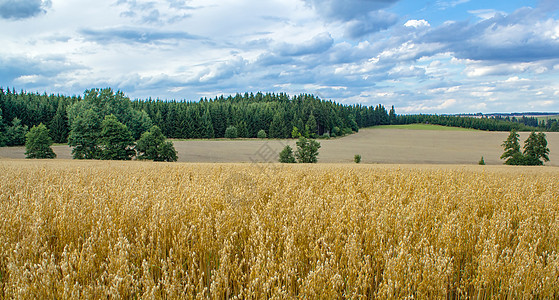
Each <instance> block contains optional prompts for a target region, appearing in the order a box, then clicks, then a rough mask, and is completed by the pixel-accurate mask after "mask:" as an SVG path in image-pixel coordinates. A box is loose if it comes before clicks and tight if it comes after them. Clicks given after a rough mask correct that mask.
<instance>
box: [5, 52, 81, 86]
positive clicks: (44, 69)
mask: <svg viewBox="0 0 559 300" xmlns="http://www.w3.org/2000/svg"><path fill="white" fill-rule="evenodd" d="M79 68H81V66H78V65H75V64H72V63H70V62H68V61H67V60H66V58H64V57H58V56H50V57H40V58H27V57H0V82H13V81H14V80H16V79H17V78H20V77H22V76H44V77H54V76H56V75H58V74H60V73H63V72H67V71H71V70H76V69H79Z"/></svg>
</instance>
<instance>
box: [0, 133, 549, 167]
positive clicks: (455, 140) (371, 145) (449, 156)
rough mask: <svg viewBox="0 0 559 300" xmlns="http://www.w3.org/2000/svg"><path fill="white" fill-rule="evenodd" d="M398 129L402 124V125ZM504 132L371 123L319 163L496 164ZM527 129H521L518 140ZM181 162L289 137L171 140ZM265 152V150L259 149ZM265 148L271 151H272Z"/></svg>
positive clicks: (237, 154) (326, 143)
mask: <svg viewBox="0 0 559 300" xmlns="http://www.w3.org/2000/svg"><path fill="white" fill-rule="evenodd" d="M402 128H403V129H402ZM546 134H547V140H548V143H549V145H548V147H549V149H550V156H549V157H550V159H551V161H550V162H548V163H546V165H549V166H559V133H557V132H550V133H546ZM507 136H508V132H486V131H477V130H464V129H462V130H461V129H456V128H450V129H449V128H448V127H442V126H434V125H419V126H418V125H405V126H388V127H383V126H379V127H372V128H365V129H361V130H360V131H359V133H357V134H352V135H349V136H346V137H343V138H336V139H330V140H320V143H321V144H322V148H321V149H320V155H319V157H318V158H319V160H318V162H319V163H351V162H353V156H354V155H355V154H360V155H362V157H363V161H362V163H366V164H369V163H377V164H379V163H380V164H477V162H478V161H479V159H480V158H481V156H483V157H484V158H485V162H486V163H487V164H492V165H500V164H502V163H503V161H502V160H501V159H499V157H500V156H501V154H502V153H503V148H502V147H501V144H502V143H503V141H504V140H505V139H506V138H507ZM527 137H528V133H526V132H521V133H520V139H521V141H522V142H523V141H524V140H525V139H526V138H527ZM173 142H174V144H175V148H176V149H177V151H178V157H179V161H181V162H208V163H211V162H226V163H236V162H248V163H250V162H253V161H259V162H270V161H277V153H279V152H280V151H281V149H282V148H283V147H284V146H285V145H291V146H292V147H295V141H294V140H257V139H238V140H225V139H216V140H178V141H177V140H175V141H173ZM53 149H54V152H55V153H56V154H57V156H58V158H62V159H70V158H71V148H69V147H68V146H67V145H58V146H53ZM261 152H266V153H261ZM270 152H272V153H274V154H273V155H272V154H270ZM24 153H25V149H24V148H23V147H2V148H0V158H24V157H25V155H24Z"/></svg>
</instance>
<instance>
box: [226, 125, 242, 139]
mask: <svg viewBox="0 0 559 300" xmlns="http://www.w3.org/2000/svg"><path fill="white" fill-rule="evenodd" d="M238 137H239V133H238V131H237V127H235V126H229V127H227V129H225V138H227V139H236V138H238Z"/></svg>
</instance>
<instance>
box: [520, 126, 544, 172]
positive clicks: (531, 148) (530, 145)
mask: <svg viewBox="0 0 559 300" xmlns="http://www.w3.org/2000/svg"><path fill="white" fill-rule="evenodd" d="M548 154H549V148H547V140H546V138H545V133H543V132H540V133H538V134H536V133H535V132H532V133H531V134H530V136H529V137H528V139H527V140H526V141H525V142H524V160H525V164H526V165H531V166H541V165H543V163H544V162H543V161H549V156H548ZM542 160H543V161H542Z"/></svg>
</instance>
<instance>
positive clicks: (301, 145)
mask: <svg viewBox="0 0 559 300" xmlns="http://www.w3.org/2000/svg"><path fill="white" fill-rule="evenodd" d="M318 149H320V143H319V142H317V141H315V140H310V139H307V138H305V137H299V140H298V141H297V152H296V153H295V157H297V161H298V162H300V163H316V162H318Z"/></svg>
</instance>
